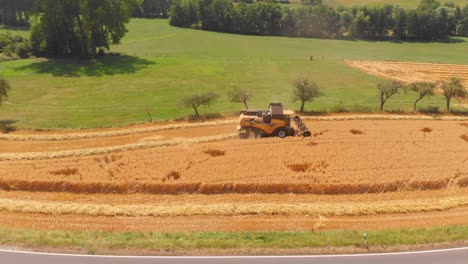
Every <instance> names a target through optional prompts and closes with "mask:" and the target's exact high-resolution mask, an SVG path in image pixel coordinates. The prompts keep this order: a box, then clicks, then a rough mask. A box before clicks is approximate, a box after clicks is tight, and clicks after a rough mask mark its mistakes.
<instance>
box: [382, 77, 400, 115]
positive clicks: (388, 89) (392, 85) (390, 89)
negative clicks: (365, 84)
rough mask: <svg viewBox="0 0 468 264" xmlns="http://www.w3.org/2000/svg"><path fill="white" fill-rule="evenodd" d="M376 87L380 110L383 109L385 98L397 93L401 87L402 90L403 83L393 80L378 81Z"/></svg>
mask: <svg viewBox="0 0 468 264" xmlns="http://www.w3.org/2000/svg"><path fill="white" fill-rule="evenodd" d="M377 89H378V90H379V99H380V111H383V109H384V105H385V103H386V102H387V100H388V99H389V98H390V97H392V96H393V95H395V94H397V93H398V92H399V91H400V90H401V89H403V90H404V85H403V84H402V83H401V82H400V81H396V80H393V81H387V82H382V83H379V84H378V85H377Z"/></svg>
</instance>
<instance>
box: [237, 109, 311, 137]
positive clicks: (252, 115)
mask: <svg viewBox="0 0 468 264" xmlns="http://www.w3.org/2000/svg"><path fill="white" fill-rule="evenodd" d="M293 125H294V126H295V128H294V127H293ZM237 130H238V131H239V137H240V138H262V137H280V138H285V137H288V136H303V137H310V136H311V133H310V131H309V129H307V127H306V126H305V124H304V122H303V121H302V119H301V117H300V116H299V115H297V114H295V113H294V111H291V110H284V109H283V105H282V104H281V103H271V104H270V109H269V110H242V111H241V112H240V118H239V126H238V127H237Z"/></svg>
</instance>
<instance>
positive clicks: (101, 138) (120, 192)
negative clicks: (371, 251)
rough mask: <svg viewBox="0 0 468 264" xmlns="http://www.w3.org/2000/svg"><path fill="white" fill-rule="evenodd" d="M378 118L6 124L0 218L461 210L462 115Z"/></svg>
mask: <svg viewBox="0 0 468 264" xmlns="http://www.w3.org/2000/svg"><path fill="white" fill-rule="evenodd" d="M379 118H380V119H379V120H377V119H376V117H374V118H373V119H369V118H364V117H354V118H349V117H329V120H317V119H319V118H306V124H307V125H308V127H309V128H311V130H312V132H313V134H314V137H311V138H286V139H278V138H269V139H257V140H255V139H252V140H239V139H236V138H235V137H234V134H233V132H235V123H236V121H235V120H227V121H222V122H211V123H202V124H188V125H184V124H170V125H167V124H162V125H152V126H143V127H130V128H125V129H109V130H99V131H78V132H74V131H69V132H60V133H57V132H55V133H54V132H27V131H18V132H14V133H12V134H7V135H3V137H0V148H1V149H2V150H4V151H2V153H0V171H1V175H0V189H1V190H0V215H1V214H5V215H10V216H11V214H17V215H18V216H20V215H23V216H24V215H25V214H43V215H52V214H53V215H63V216H64V217H65V215H74V216H76V217H77V218H81V217H82V218H83V219H85V218H86V219H89V218H90V217H99V218H102V217H115V216H120V217H130V218H135V219H137V218H141V217H143V218H148V217H150V218H168V217H169V218H170V217H189V218H190V217H194V216H197V217H199V218H200V219H202V218H203V217H206V218H210V217H211V218H212V217H226V216H241V215H244V216H249V215H250V216H257V217H259V218H261V217H262V216H264V217H266V216H268V215H269V216H276V215H282V216H284V217H291V218H295V217H301V218H303V217H306V216H311V217H312V216H313V217H319V216H320V217H332V216H333V217H338V216H339V217H355V216H373V215H381V214H406V215H411V214H425V213H428V214H429V213H431V214H436V213H435V212H438V211H440V212H441V214H443V213H448V212H451V211H453V210H458V209H457V208H465V207H468V156H467V153H468V142H467V141H466V140H465V139H464V135H466V134H468V127H467V126H466V123H467V118H462V117H454V118H450V117H445V118H444V119H453V120H381V119H385V118H387V119H392V118H390V117H388V116H387V117H382V116H379ZM313 119H316V120H313ZM321 119H326V118H321ZM347 119H354V120H347ZM400 119H401V118H400ZM407 119H418V117H414V116H413V117H411V116H410V117H407ZM420 119H428V118H427V117H420ZM332 120H333V121H332ZM338 120H341V121H338ZM119 143H120V144H119ZM138 197H140V198H138ZM141 197H144V198H141ZM204 197H206V198H204ZM461 211H463V212H465V211H464V210H461ZM436 215H437V214H436ZM465 216H466V214H463V216H462V215H460V217H465ZM437 217H440V215H438V216H437ZM452 217H453V218H454V219H455V218H456V217H455V216H452ZM5 219H8V218H5ZM460 219H462V218H460ZM464 219H466V218H464ZM5 221H6V220H5ZM135 221H136V220H135ZM164 221H165V220H164ZM459 221H462V222H463V220H459ZM465 221H466V220H465ZM110 222H112V223H113V224H114V225H115V224H116V223H115V221H110ZM110 222H109V223H110ZM429 222H431V221H429ZM453 222H456V220H453ZM104 223H107V222H106V221H103V225H105V224H104ZM431 223H432V222H431ZM435 223H436V222H435V221H434V222H433V224H435ZM2 224H5V225H11V223H10V224H8V223H7V222H2V220H0V225H2ZM15 225H18V223H15ZM25 225H26V224H25ZM429 225H430V224H429ZM343 227H344V226H343ZM351 227H352V226H351V225H350V226H349V228H351ZM102 228H103V229H106V230H109V229H112V228H110V227H109V226H103V227H102ZM121 228H122V227H119V228H117V229H119V230H120V229H121ZM179 228H180V230H185V229H186V228H185V227H184V226H183V225H181V226H180V227H179ZM239 228H240V229H242V228H241V227H239ZM239 228H236V229H239ZM169 229H170V230H174V229H177V227H176V226H175V227H174V226H173V227H171V228H169ZM225 229H226V228H220V230H225ZM245 229H249V228H248V227H246V228H245ZM197 230H202V228H201V229H200V228H199V229H197Z"/></svg>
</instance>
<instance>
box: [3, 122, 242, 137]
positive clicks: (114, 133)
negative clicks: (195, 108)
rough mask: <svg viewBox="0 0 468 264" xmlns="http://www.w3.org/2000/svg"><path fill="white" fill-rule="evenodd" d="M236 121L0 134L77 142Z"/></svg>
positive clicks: (218, 124) (219, 124)
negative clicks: (74, 131)
mask: <svg viewBox="0 0 468 264" xmlns="http://www.w3.org/2000/svg"><path fill="white" fill-rule="evenodd" d="M235 123H237V121H235V120H225V121H215V122H203V123H192V124H173V125H164V126H151V127H142V128H131V129H109V130H107V131H99V132H83V133H66V132H64V133H62V134H55V135H54V134H50V135H15V134H0V140H11V141H56V140H76V139H88V138H100V137H118V136H126V135H133V134H140V133H148V132H156V131H163V130H171V129H181V128H197V127H210V126H221V125H228V124H235Z"/></svg>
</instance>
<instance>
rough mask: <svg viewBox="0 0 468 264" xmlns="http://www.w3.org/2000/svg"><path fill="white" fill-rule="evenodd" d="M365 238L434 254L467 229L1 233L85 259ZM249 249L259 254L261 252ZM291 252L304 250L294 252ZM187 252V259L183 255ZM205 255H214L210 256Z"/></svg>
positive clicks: (346, 245)
mask: <svg viewBox="0 0 468 264" xmlns="http://www.w3.org/2000/svg"><path fill="white" fill-rule="evenodd" d="M363 232H366V233H367V237H368V241H369V251H373V252H382V251H399V250H400V251H401V250H406V249H408V248H415V247H417V248H434V247H437V244H438V243H439V244H441V245H443V246H445V247H447V246H453V245H457V246H460V245H466V244H467V243H468V240H467V239H468V226H452V227H444V228H429V229H393V230H375V231H373V230H366V231H364V230H355V231H342V230H332V231H320V232H312V231H309V232H196V233H154V232H107V231H62V230H56V231H45V230H38V229H36V230H28V229H17V228H4V227H0V245H2V246H17V245H20V246H22V247H32V248H34V249H36V250H37V249H38V248H39V249H41V248H47V250H48V251H51V249H53V251H61V250H67V251H68V252H87V253H88V254H99V253H100V252H112V254H118V253H119V251H121V252H122V251H123V250H125V251H123V252H125V253H124V254H132V255H138V254H140V255H141V254H158V255H184V254H190V255H197V254H205V255H209V254H222V253H223V252H226V251H225V250H228V251H227V252H226V253H224V254H226V255H227V254H229V255H236V254H237V255H239V254H246V253H245V252H257V254H277V252H278V251H279V250H282V249H283V250H286V251H282V252H284V253H285V254H286V253H287V252H288V250H291V251H289V252H291V253H293V252H297V253H296V254H307V252H313V250H314V249H320V248H325V250H324V251H322V252H321V253H327V252H328V253H349V252H360V251H361V252H362V251H364V250H365V251H367V250H366V248H365V246H364V241H363ZM442 243H443V244H442ZM434 244H436V245H434ZM252 249H259V251H254V250H252ZM295 249H296V250H297V249H302V250H300V251H299V252H298V251H293V250H295ZM187 250H189V251H190V253H187ZM193 250H195V251H193ZM196 250H201V251H196ZM204 250H205V251H204ZM206 250H208V251H206ZM209 250H214V251H211V253H209V252H210V251H209ZM266 250H270V251H266ZM271 250H273V251H271ZM197 252H198V253H197ZM259 252H260V253H259ZM247 254H248V253H247ZM251 254H252V253H251Z"/></svg>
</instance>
